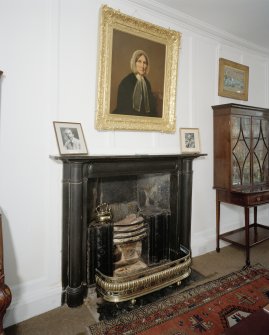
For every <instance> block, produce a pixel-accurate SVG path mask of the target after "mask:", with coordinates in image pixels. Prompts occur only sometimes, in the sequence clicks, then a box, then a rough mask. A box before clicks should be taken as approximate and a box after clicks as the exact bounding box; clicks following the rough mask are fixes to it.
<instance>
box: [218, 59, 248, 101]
mask: <svg viewBox="0 0 269 335" xmlns="http://www.w3.org/2000/svg"><path fill="white" fill-rule="evenodd" d="M248 85H249V67H248V66H246V65H242V64H239V63H235V62H232V61H230V60H228V59H224V58H220V59H219V87H218V95H219V96H222V97H226V98H232V99H237V100H245V101H247V100H248Z"/></svg>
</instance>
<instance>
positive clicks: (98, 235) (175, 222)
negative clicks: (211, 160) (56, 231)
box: [51, 154, 204, 307]
mask: <svg viewBox="0 0 269 335" xmlns="http://www.w3.org/2000/svg"><path fill="white" fill-rule="evenodd" d="M200 156H204V154H180V155H134V156H77V155H76V156H75V155H70V156H69V155H68V156H51V158H52V159H54V160H57V161H61V162H62V163H63V182H62V187H63V192H62V197H63V198H62V200H63V208H62V287H63V293H62V303H67V305H68V306H70V307H76V306H79V305H81V304H82V303H83V299H84V297H85V296H86V295H87V291H88V288H89V287H92V286H95V287H96V290H97V294H98V295H100V296H102V297H103V298H104V299H105V300H107V301H110V302H120V301H126V300H131V299H135V298H136V297H139V296H141V295H144V294H147V293H150V292H153V291H156V290H158V289H161V288H163V287H165V286H168V285H171V284H174V283H178V284H179V283H180V282H181V280H183V279H185V278H186V277H188V276H189V275H190V272H191V269H190V265H191V250H190V231H191V203H192V165H193V160H194V159H195V158H198V157H200Z"/></svg>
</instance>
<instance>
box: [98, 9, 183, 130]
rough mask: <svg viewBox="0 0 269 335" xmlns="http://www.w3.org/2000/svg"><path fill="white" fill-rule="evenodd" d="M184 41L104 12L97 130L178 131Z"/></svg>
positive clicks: (174, 34)
mask: <svg viewBox="0 0 269 335" xmlns="http://www.w3.org/2000/svg"><path fill="white" fill-rule="evenodd" d="M180 38H181V35H180V33H179V32H176V31H173V30H171V29H165V28H162V27H159V26H156V25H153V24H151V23H147V22H144V21H142V20H140V19H136V18H134V17H131V16H128V15H125V14H123V13H121V12H119V11H116V10H114V9H112V8H109V7H107V6H103V7H102V8H101V23H100V52H99V54H100V59H99V75H98V97H97V113H96V128H97V129H98V130H149V131H160V132H174V131H175V121H176V118H175V105H176V82H177V71H178V56H179V45H180Z"/></svg>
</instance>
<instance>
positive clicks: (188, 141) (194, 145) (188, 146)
mask: <svg viewBox="0 0 269 335" xmlns="http://www.w3.org/2000/svg"><path fill="white" fill-rule="evenodd" d="M179 131H180V143H181V152H182V153H200V134H199V129H198V128H180V130H179Z"/></svg>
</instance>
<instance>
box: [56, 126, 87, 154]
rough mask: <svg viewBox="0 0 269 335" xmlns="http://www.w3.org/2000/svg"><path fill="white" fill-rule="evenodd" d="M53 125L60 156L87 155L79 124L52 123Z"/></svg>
mask: <svg viewBox="0 0 269 335" xmlns="http://www.w3.org/2000/svg"><path fill="white" fill-rule="evenodd" d="M53 125H54V130H55V134H56V139H57V144H58V148H59V152H60V154H61V155H87V154H88V150H87V146H86V142H85V139H84V134H83V131H82V127H81V124H80V123H76V122H74V123H72V122H58V121H54V122H53Z"/></svg>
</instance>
